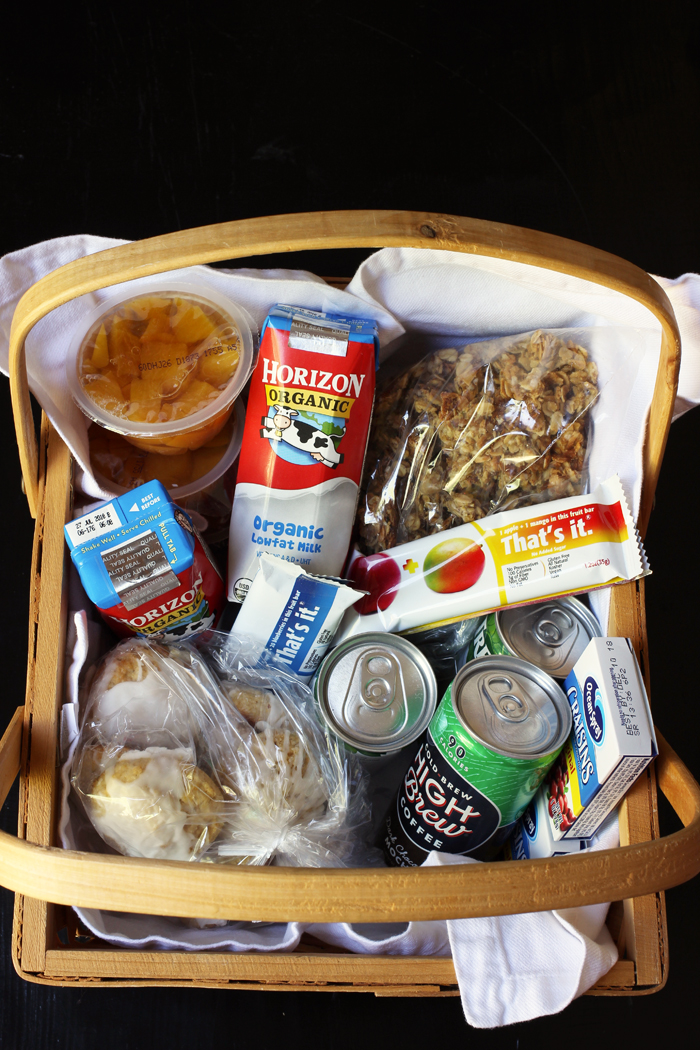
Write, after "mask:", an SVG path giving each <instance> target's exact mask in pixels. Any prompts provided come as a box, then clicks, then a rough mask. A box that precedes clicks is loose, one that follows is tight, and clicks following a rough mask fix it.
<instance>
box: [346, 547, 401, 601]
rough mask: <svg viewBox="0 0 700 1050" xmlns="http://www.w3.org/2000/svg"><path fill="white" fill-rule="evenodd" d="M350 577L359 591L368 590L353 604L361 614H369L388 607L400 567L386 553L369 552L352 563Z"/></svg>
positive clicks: (399, 577)
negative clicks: (366, 555)
mask: <svg viewBox="0 0 700 1050" xmlns="http://www.w3.org/2000/svg"><path fill="white" fill-rule="evenodd" d="M350 579H351V580H352V582H353V583H354V584H355V585H356V586H357V587H358V588H359V589H360V590H361V591H369V594H366V595H365V597H364V598H361V599H360V601H359V602H356V604H355V606H354V608H355V609H356V610H357V611H358V612H359V614H360V615H361V616H369V615H370V613H376V611H377V609H381V610H382V611H383V610H384V609H388V608H389V606H390V605H391V603H392V602H393V600H394V598H395V597H396V591H397V589H398V586H399V583H400V582H401V569H400V568H399V567H398V565H397V564H396V562H395V561H394V559H393V558H392V557H391V556H390V555H388V554H370V555H369V556H368V557H366V558H358V559H357V561H354V562H353V563H352V565H351V566H350Z"/></svg>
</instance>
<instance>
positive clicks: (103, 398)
mask: <svg viewBox="0 0 700 1050" xmlns="http://www.w3.org/2000/svg"><path fill="white" fill-rule="evenodd" d="M85 393H86V394H87V395H88V397H91V398H92V400H93V401H94V402H95V404H96V405H99V407H100V408H102V409H104V411H105V412H110V413H111V414H112V415H113V416H123V415H124V410H125V409H126V406H127V401H126V398H125V397H124V395H123V394H122V390H121V387H120V386H119V383H118V382H117V381H116V379H115V378H114V377H113V376H110V375H92V376H88V377H87V378H86V380H85Z"/></svg>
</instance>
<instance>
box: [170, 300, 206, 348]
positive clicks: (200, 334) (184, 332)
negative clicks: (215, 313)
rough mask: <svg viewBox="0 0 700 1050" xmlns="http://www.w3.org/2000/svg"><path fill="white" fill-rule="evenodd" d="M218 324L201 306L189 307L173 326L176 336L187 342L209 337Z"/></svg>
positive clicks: (200, 340)
mask: <svg viewBox="0 0 700 1050" xmlns="http://www.w3.org/2000/svg"><path fill="white" fill-rule="evenodd" d="M215 327H216V325H215V324H214V323H213V321H212V320H211V319H210V318H209V317H207V315H206V314H205V313H204V311H203V310H202V309H201V307H199V306H190V307H189V309H187V310H185V312H184V313H183V314H182V315H181V316H180V317H179V318H178V319H177V320H176V322H175V325H174V326H173V332H174V334H175V338H176V339H178V340H182V341H183V342H185V343H201V342H202V340H203V339H208V338H209V336H210V335H211V334H212V332H213V331H214V329H215Z"/></svg>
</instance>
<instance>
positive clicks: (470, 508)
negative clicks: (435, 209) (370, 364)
mask: <svg viewBox="0 0 700 1050" xmlns="http://www.w3.org/2000/svg"><path fill="white" fill-rule="evenodd" d="M581 336H583V338H579V337H581ZM584 341H585V333H581V332H564V331H556V332H555V331H535V332H529V333H527V334H524V335H520V336H506V337H503V338H499V339H489V340H487V341H485V342H478V343H469V344H467V345H465V346H455V345H454V344H452V345H450V346H444V345H443V347H442V348H437V349H435V348H433V349H431V351H430V352H429V353H428V354H425V340H423V345H422V351H423V352H422V354H421V356H420V359H419V360H417V361H416V363H415V364H413V365H411V366H410V367H408V368H406V367H405V365H404V366H403V367H402V366H401V365H399V366H398V369H397V364H396V363H397V362H399V361H401V362H404V361H406V359H407V357H408V358H409V359H410V357H411V355H413V357H414V359H415V356H416V346H417V347H418V348H419V350H420V349H421V340H420V338H419V337H416V336H413V338H412V341H411V342H409V344H408V345H407V347H406V348H404V349H402V352H401V353H398V354H397V353H395V354H394V355H392V358H391V359H390V362H389V363H388V364H387V366H386V367H385V370H384V375H383V380H382V384H381V387H380V388H379V389H378V391H377V398H376V403H375V411H374V418H373V421H372V429H371V432H370V441H369V447H368V451H367V457H366V460H365V473H364V479H363V486H362V489H363V491H362V495H361V498H360V504H359V508H358V533H359V536H358V543H359V546H360V547H361V548H362V550H363V551H364V553H366V554H371V553H375V552H378V551H382V550H386V549H387V548H389V547H395V546H397V545H398V544H401V543H406V542H408V541H410V540H414V539H417V538H419V537H421V536H427V535H431V534H432V533H435V532H440V531H442V530H443V529H448V528H452V527H453V526H455V525H460V524H462V522H465V521H476V520H478V519H480V518H483V517H485V516H486V515H488V514H493V513H495V512H496V511H499V510H507V509H510V508H513V507H518V506H525V505H527V504H530V503H538V502H542V501H546V500H554V499H561V498H564V497H566V496H572V495H578V494H580V493H582V492H584V491H585V488H586V484H587V456H588V450H589V446H590V440H591V412H590V409H591V406H592V405H593V403H594V402H595V400H596V398H597V397H598V394H599V389H600V382H599V375H598V367H597V364H596V363H595V362H594V361H593V359H592V356H591V354H590V353H589V350H588V349H587V348H586V345H583V344H584ZM380 374H381V373H380Z"/></svg>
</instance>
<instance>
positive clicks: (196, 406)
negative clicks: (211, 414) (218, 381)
mask: <svg viewBox="0 0 700 1050" xmlns="http://www.w3.org/2000/svg"><path fill="white" fill-rule="evenodd" d="M218 396H219V391H218V390H217V389H216V387H213V386H212V385H211V383H203V382H202V381H201V379H193V380H192V382H191V383H190V385H189V386H188V387H187V389H186V390H185V391H184V392H183V394H182V395H178V397H177V399H176V400H175V401H173V402H172V406H173V411H172V418H173V419H184V418H185V416H190V415H192V413H193V412H198V411H199V410H200V409H202V408H206V405H207V403H208V402H209V401H213V400H214V399H215V398H217V397H218Z"/></svg>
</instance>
